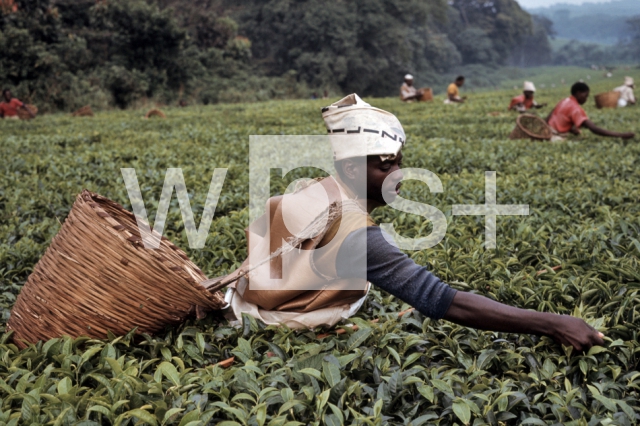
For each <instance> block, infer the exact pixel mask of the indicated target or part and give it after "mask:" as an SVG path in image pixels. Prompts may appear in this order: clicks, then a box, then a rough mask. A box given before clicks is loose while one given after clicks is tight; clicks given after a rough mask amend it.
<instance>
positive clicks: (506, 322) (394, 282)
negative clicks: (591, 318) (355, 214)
mask: <svg viewBox="0 0 640 426" xmlns="http://www.w3.org/2000/svg"><path fill="white" fill-rule="evenodd" d="M365 238H366V250H362V245H363V244H364V243H365ZM362 257H365V258H366V271H364V270H362V271H356V270H354V266H353V265H355V264H359V262H362V260H363V259H362ZM358 258H360V260H359V261H358V260H357V259H358ZM336 271H337V273H338V276H339V277H341V278H363V275H365V274H366V278H367V280H368V281H370V282H371V283H372V284H374V285H375V286H376V287H379V288H381V289H383V290H385V291H387V292H389V293H391V294H392V295H394V296H396V297H397V298H399V299H401V300H403V301H405V302H407V303H409V304H411V305H412V306H414V307H415V308H416V309H417V310H418V311H420V312H421V313H422V314H423V315H426V316H428V317H431V318H436V319H438V318H444V319H446V320H449V321H452V322H455V323H457V324H460V325H464V326H468V327H473V328H479V329H483V330H492V331H504V332H508V333H529V334H536V335H544V336H549V337H552V338H553V339H554V340H556V341H557V342H559V343H562V344H564V345H571V346H573V347H574V348H576V349H578V350H582V349H588V348H590V347H591V346H593V345H601V344H603V343H604V342H603V341H602V336H601V335H599V334H598V332H597V331H596V330H594V329H593V328H592V327H590V326H589V325H588V324H587V323H585V322H584V321H583V320H581V319H579V318H575V317H571V316H567V315H557V314H550V313H542V312H536V311H530V310H526V309H519V308H514V307H511V306H507V305H503V304H501V303H498V302H495V301H493V300H491V299H488V298H486V297H483V296H479V295H476V294H472V293H465V292H461V291H456V290H454V289H452V288H451V287H449V286H448V285H446V284H445V283H443V282H442V281H441V280H440V279H439V278H438V277H436V276H435V275H433V274H432V273H431V272H429V271H428V270H427V269H426V268H425V267H423V266H420V265H417V264H416V263H415V262H414V261H413V260H412V259H410V258H409V257H408V256H407V255H406V254H404V253H402V252H401V251H400V250H399V249H398V248H397V247H395V246H392V245H391V244H389V243H388V242H387V241H386V239H385V238H384V236H383V234H382V230H381V229H380V228H378V227H375V226H370V227H367V228H361V229H359V230H357V231H354V232H352V233H351V234H349V235H348V236H347V238H346V239H345V240H344V242H343V243H342V245H341V247H340V249H339V251H338V256H337V259H336Z"/></svg>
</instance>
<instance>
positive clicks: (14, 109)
mask: <svg viewBox="0 0 640 426" xmlns="http://www.w3.org/2000/svg"><path fill="white" fill-rule="evenodd" d="M2 99H3V101H2V102H0V118H12V119H17V118H20V119H28V118H35V116H36V112H37V110H36V111H33V105H27V104H25V103H24V102H22V101H21V100H19V99H17V98H14V97H13V96H12V95H11V90H9V89H4V90H3V91H2Z"/></svg>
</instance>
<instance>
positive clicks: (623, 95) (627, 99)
mask: <svg viewBox="0 0 640 426" xmlns="http://www.w3.org/2000/svg"><path fill="white" fill-rule="evenodd" d="M635 87H636V86H635V84H634V81H633V78H631V77H625V78H624V84H623V85H622V86H618V87H616V88H615V89H613V91H614V92H620V98H618V108H624V107H626V106H627V105H635V104H636V96H635V94H634V93H633V89H635Z"/></svg>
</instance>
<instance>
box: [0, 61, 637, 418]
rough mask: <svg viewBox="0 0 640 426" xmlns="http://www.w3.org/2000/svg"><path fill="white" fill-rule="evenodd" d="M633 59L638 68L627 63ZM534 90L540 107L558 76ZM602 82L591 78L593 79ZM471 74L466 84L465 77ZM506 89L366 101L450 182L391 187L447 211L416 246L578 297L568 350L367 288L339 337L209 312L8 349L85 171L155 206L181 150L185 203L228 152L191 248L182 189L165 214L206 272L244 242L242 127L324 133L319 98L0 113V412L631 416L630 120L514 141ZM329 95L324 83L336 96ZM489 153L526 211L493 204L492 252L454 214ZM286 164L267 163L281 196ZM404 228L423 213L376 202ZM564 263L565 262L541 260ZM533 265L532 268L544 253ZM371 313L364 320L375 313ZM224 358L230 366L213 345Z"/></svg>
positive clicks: (510, 288)
mask: <svg viewBox="0 0 640 426" xmlns="http://www.w3.org/2000/svg"><path fill="white" fill-rule="evenodd" d="M636 74H638V75H635V77H636V78H639V77H640V73H636ZM558 86H559V87H557V88H554V89H548V90H540V93H539V94H538V100H539V102H549V103H550V105H549V107H547V108H545V109H543V110H542V111H541V112H540V113H541V115H545V116H546V114H547V113H548V112H549V111H550V110H551V108H552V106H553V105H555V103H556V102H557V101H558V100H560V99H561V98H562V97H563V96H566V95H567V92H568V86H560V85H558ZM606 88H608V87H607V86H606V85H605V82H602V83H596V84H595V87H594V89H595V90H594V91H595V92H598V91H602V90H605V89H606ZM463 92H464V88H463ZM515 94H517V91H514V90H509V91H495V92H482V93H477V94H472V95H471V98H470V102H469V103H468V104H465V105H460V106H447V105H443V104H442V100H441V99H438V100H437V101H436V102H433V103H430V104H402V103H400V101H398V100H397V99H367V100H368V101H370V102H371V103H372V104H374V105H376V106H379V107H381V108H384V109H387V110H390V111H392V112H393V113H395V114H396V115H397V116H398V117H399V119H400V120H401V122H402V123H403V124H404V127H405V131H406V133H407V139H408V142H407V146H406V149H405V161H404V164H405V166H406V167H418V168H425V169H428V170H430V171H432V172H434V173H436V174H437V175H438V177H439V178H440V179H441V180H442V183H443V186H444V192H443V193H440V194H432V193H430V192H429V190H428V188H427V187H426V185H424V184H422V183H418V182H408V183H407V184H406V185H405V186H403V190H402V191H403V196H404V197H405V198H410V199H414V200H419V201H422V202H425V203H428V204H431V205H434V206H437V207H438V208H439V209H440V210H442V211H443V212H444V213H445V214H446V216H447V220H448V224H449V226H448V231H447V235H446V237H445V239H444V240H443V241H442V242H441V243H440V244H439V245H438V246H436V247H435V248H433V249H430V250H425V251H418V252H411V253H409V254H410V255H411V256H412V257H413V258H414V259H415V260H416V262H418V263H420V264H423V265H429V266H430V268H431V269H432V270H433V271H434V272H435V273H436V274H437V275H439V276H440V277H441V278H442V279H443V280H445V281H446V282H448V283H450V284H451V285H452V286H454V287H455V288H458V289H460V290H466V291H473V292H477V293H480V294H483V295H486V296H488V297H491V298H493V299H495V300H498V301H501V302H504V303H509V304H513V305H516V306H519V307H523V308H528V309H535V310H543V311H551V312H557V313H563V314H572V315H576V316H579V317H582V318H584V319H585V320H586V321H587V322H589V323H590V324H592V325H593V326H595V327H596V328H597V329H598V330H600V331H602V332H603V333H604V334H605V335H606V344H605V345H604V346H603V347H594V348H592V349H591V350H590V351H589V352H588V353H577V352H576V351H573V350H571V349H570V348H566V347H562V346H559V345H557V344H555V343H554V342H553V341H551V340H550V339H547V338H538V337H535V336H528V335H511V334H502V333H492V332H481V331H476V330H473V329H469V328H464V327H460V326H457V325H455V324H452V323H449V322H446V321H433V320H429V319H427V318H424V317H422V316H421V315H420V314H419V313H417V312H411V313H409V314H406V315H403V316H402V317H400V318H399V317H398V313H399V312H401V311H403V310H406V309H407V308H409V306H408V305H406V304H403V303H401V302H400V301H398V300H395V299H394V298H393V297H391V296H389V295H387V294H384V293H382V292H379V291H375V290H374V291H373V292H372V293H370V296H369V299H368V301H367V303H366V304H365V305H364V306H363V308H362V309H361V310H360V312H359V313H358V315H357V317H356V318H355V319H354V320H353V322H354V323H356V324H357V325H358V326H359V330H358V331H356V332H354V331H352V330H351V329H349V328H348V327H344V326H339V327H338V328H345V329H346V330H347V331H346V332H345V333H343V334H336V333H335V331H331V334H330V336H329V337H326V338H324V339H318V338H317V336H318V334H320V333H324V332H326V331H327V330H314V331H306V332H295V331H291V330H286V329H284V328H277V327H264V326H262V325H261V324H257V323H256V322H255V321H251V320H249V319H246V318H245V322H244V326H243V327H242V328H240V329H234V328H232V327H230V326H229V325H228V324H227V322H226V320H225V319H224V318H223V317H221V316H219V315H214V314H210V315H209V316H208V317H207V318H205V319H204V320H202V321H196V320H191V321H189V322H187V323H186V324H184V325H183V326H181V327H179V328H174V329H167V330H166V332H164V333H162V334H160V335H157V336H153V337H151V336H144V337H143V338H142V339H140V340H138V339H137V338H135V339H134V338H133V336H131V335H127V336H110V338H109V339H106V340H103V341H102V340H88V339H86V338H79V339H76V340H72V339H69V338H60V339H54V340H51V341H49V342H43V343H39V344H37V345H33V346H31V347H29V348H27V349H25V350H22V351H20V350H18V349H17V347H16V346H15V345H14V344H13V343H12V341H11V337H10V335H9V334H7V333H5V332H4V330H5V329H4V326H5V323H6V321H7V319H8V318H9V315H10V309H11V306H12V305H13V303H14V302H15V300H16V297H17V296H18V294H19V292H20V289H21V286H22V285H23V284H24V282H25V280H26V278H27V276H28V275H29V273H30V271H31V270H32V268H33V266H34V265H35V264H36V262H37V261H38V259H39V258H40V257H41V256H42V254H43V253H44V250H45V249H46V247H47V245H48V244H49V242H50V240H51V239H52V237H53V236H54V235H55V234H56V232H57V231H58V230H59V229H60V224H61V222H63V221H64V220H65V217H66V215H67V213H68V211H69V209H70V208H71V205H72V204H73V201H74V199H75V197H76V195H77V194H78V193H79V192H80V191H81V190H82V189H83V188H87V189H90V190H92V191H94V192H97V193H99V194H101V195H104V196H106V197H109V198H111V199H113V200H115V201H117V202H119V203H122V204H123V205H125V206H127V207H129V202H128V197H127V192H126V189H125V186H124V183H123V180H122V176H121V174H120V168H122V167H134V168H135V169H136V170H137V173H138V179H139V182H140V186H141V188H142V191H143V195H144V198H145V201H146V204H147V208H148V209H149V210H150V214H151V216H153V214H154V213H155V208H156V207H155V206H157V202H158V198H159V195H160V192H161V189H162V183H163V180H164V174H165V171H166V169H167V168H169V167H180V168H182V169H183V173H184V176H185V179H186V183H187V188H188V189H189V192H190V193H191V194H192V200H191V201H192V204H193V205H194V211H195V212H196V221H197V222H198V221H199V212H201V211H202V204H203V203H204V200H205V197H206V193H207V189H208V185H209V183H210V181H211V176H212V174H213V170H214V169H215V168H222V167H227V168H228V169H229V171H228V173H227V177H226V180H225V184H224V187H223V189H222V193H221V197H220V201H219V203H218V207H217V210H216V216H215V218H214V221H213V225H212V227H211V232H210V235H209V238H208V240H207V244H206V248H205V249H203V250H189V249H188V244H187V239H186V235H185V234H184V231H183V229H182V220H181V218H180V213H179V209H178V205H177V200H176V199H175V196H174V200H173V201H172V208H171V213H170V218H169V221H168V223H167V226H168V230H166V231H165V235H167V236H168V237H169V238H170V239H172V240H173V241H174V242H175V243H176V244H178V245H179V246H181V247H182V248H184V249H186V251H187V253H188V255H189V256H190V257H191V259H192V260H193V261H194V262H195V263H196V264H197V265H198V266H200V267H201V268H202V269H203V271H204V272H205V274H207V275H208V276H209V277H214V276H218V275H222V274H224V273H226V272H227V271H230V270H232V269H234V268H235V267H237V266H238V265H239V264H240V262H242V260H243V259H244V258H245V256H246V241H245V237H244V231H243V229H244V228H245V227H246V226H247V225H248V223H247V221H248V209H247V207H246V206H247V202H248V199H247V198H248V196H247V194H248V145H249V135H253V134H325V133H326V131H325V128H324V125H323V122H322V119H321V115H320V109H321V107H322V106H325V105H326V104H328V103H329V102H328V101H323V100H317V101H295V102H293V101H291V102H268V103H260V104H234V105H216V106H206V107H189V108H184V109H174V108H167V109H165V112H166V114H167V117H168V118H167V119H165V120H162V119H151V120H144V119H142V116H143V115H144V111H114V112H104V113H98V114H97V115H96V116H95V117H93V118H72V117H70V116H67V115H52V116H42V117H38V118H37V119H36V120H34V121H31V122H15V121H6V120H5V121H0V156H1V158H2V167H0V280H1V286H2V289H1V294H0V305H1V307H2V321H1V327H2V330H0V332H2V337H1V340H0V423H1V424H9V425H16V424H50V425H66V424H82V425H95V424H98V425H102V424H104V425H106V424H121V425H125V424H130V425H133V424H151V425H160V424H175V425H180V426H196V425H203V424H219V425H260V426H262V425H285V424H288V425H307V424H311V425H319V424H326V425H339V424H359V425H365V424H366V425H382V424H412V425H415V426H417V425H420V424H424V425H426V424H439V425H454V424H458V425H462V424H473V425H481V424H491V425H498V424H500V425H515V424H529V425H545V424H550V425H551V424H558V425H560V424H564V425H599V424H602V425H632V424H637V423H640V402H638V401H639V400H640V365H639V361H640V344H639V343H638V338H639V337H640V336H639V331H638V325H639V324H640V270H639V263H640V262H639V259H640V237H639V234H640V203H639V200H640V161H639V158H640V137H636V139H635V140H631V141H627V142H623V141H620V140H617V139H603V138H600V137H596V136H594V135H592V134H583V136H581V137H577V138H574V139H572V140H568V141H565V142H559V143H540V142H533V141H528V140H519V141H511V140H509V139H508V138H507V136H508V134H509V133H510V132H511V130H512V129H513V126H514V122H515V115H514V114H509V113H507V112H506V111H505V109H506V105H507V104H508V102H509V99H510V97H511V96H513V95H515ZM331 101H333V100H331ZM586 110H587V113H588V114H589V115H590V117H591V118H592V119H593V121H595V122H596V123H597V124H601V125H603V126H604V127H609V128H616V129H618V130H625V131H626V130H632V131H635V132H640V120H639V118H640V109H639V108H638V107H632V108H626V109H623V110H607V111H603V110H596V108H595V106H594V104H593V100H592V99H591V100H590V101H589V103H588V105H587V106H586ZM489 170H495V171H497V197H498V203H499V204H529V206H530V215H529V216H526V217H521V216H504V217H499V218H498V221H497V230H498V237H497V244H498V247H497V249H495V250H485V249H484V247H483V244H484V221H483V220H484V219H483V218H482V217H474V216H469V217H461V216H452V215H451V206H452V205H453V204H482V203H484V173H485V171H489ZM285 183H286V182H282V181H276V182H275V183H274V184H273V185H272V187H273V191H274V193H276V192H277V191H281V190H282V189H283V188H284V187H285ZM374 219H375V220H377V221H378V222H393V223H394V224H395V226H396V230H397V231H398V232H399V233H401V234H402V235H404V236H410V237H411V236H415V235H426V234H427V233H428V232H429V229H430V228H429V223H428V222H425V221H424V220H422V219H421V218H420V217H416V216H412V215H408V214H404V213H400V212H398V211H395V210H392V209H390V208H384V209H380V210H378V211H376V212H375V214H374ZM557 266H560V267H559V268H556V267H557ZM538 271H541V272H538ZM372 319H378V322H370V320H372ZM230 357H235V361H234V362H233V364H232V365H231V366H230V367H228V368H223V367H222V366H220V365H216V363H218V362H220V361H222V360H226V359H228V358H230Z"/></svg>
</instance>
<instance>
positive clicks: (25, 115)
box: [18, 104, 38, 120]
mask: <svg viewBox="0 0 640 426" xmlns="http://www.w3.org/2000/svg"><path fill="white" fill-rule="evenodd" d="M26 106H27V108H29V109H30V110H31V112H33V114H34V115H35V114H38V107H37V106H35V105H31V104H26ZM18 117H19V118H20V120H31V119H32V118H33V117H31V115H30V114H29V113H28V112H27V111H26V110H25V109H24V108H18Z"/></svg>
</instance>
